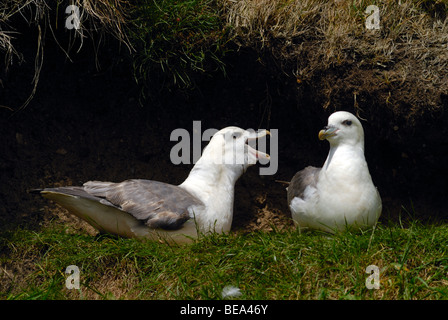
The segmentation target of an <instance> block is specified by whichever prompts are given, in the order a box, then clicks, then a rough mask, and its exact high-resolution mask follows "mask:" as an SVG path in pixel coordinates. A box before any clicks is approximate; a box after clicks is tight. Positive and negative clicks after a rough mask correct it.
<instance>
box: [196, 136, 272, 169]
mask: <svg viewBox="0 0 448 320" xmlns="http://www.w3.org/2000/svg"><path fill="white" fill-rule="evenodd" d="M267 134H270V133H269V131H267V130H260V131H258V132H254V131H250V130H244V129H241V128H238V127H227V128H224V129H221V130H219V131H218V132H216V133H215V134H214V135H213V137H212V138H211V140H210V143H209V144H208V145H207V146H206V147H205V148H204V150H203V152H202V157H201V159H200V161H201V162H203V163H213V164H214V165H223V166H226V167H228V168H231V169H232V170H233V171H236V172H238V173H240V174H242V173H243V172H244V171H245V170H246V169H247V168H248V167H249V166H251V165H254V164H255V163H257V160H258V159H260V158H263V159H269V155H268V154H266V153H264V152H261V151H259V150H256V149H255V148H253V147H252V146H250V145H249V144H248V143H249V141H251V140H255V139H258V138H261V137H264V136H266V135H267ZM198 163H199V161H198Z"/></svg>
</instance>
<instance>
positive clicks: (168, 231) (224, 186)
mask: <svg viewBox="0 0 448 320" xmlns="http://www.w3.org/2000/svg"><path fill="white" fill-rule="evenodd" d="M266 134H270V133H269V131H267V130H260V131H259V132H257V133H256V132H253V131H249V130H243V129H241V128H238V127H227V128H224V129H222V130H220V131H218V132H217V133H215V134H214V135H213V137H212V139H211V140H210V142H209V144H208V145H207V146H206V147H205V148H204V150H203V153H202V156H201V158H200V159H199V160H198V161H197V163H196V164H195V165H194V167H193V169H192V170H191V172H190V174H189V175H188V177H187V179H186V180H185V181H184V182H183V183H182V184H180V185H178V186H176V185H171V184H167V183H163V182H158V181H152V180H142V179H133V180H126V181H123V182H120V183H113V182H102V181H88V182H86V183H84V184H83V186H77V187H60V188H46V189H40V190H34V192H36V191H37V192H40V193H41V194H42V195H43V196H44V197H45V198H48V199H51V200H53V201H55V202H56V203H58V204H59V205H61V206H62V207H64V208H66V209H67V210H68V211H69V212H71V213H73V214H75V215H76V216H78V217H80V218H82V219H84V220H85V221H87V222H88V223H89V224H91V225H92V226H93V227H95V228H96V229H98V230H99V231H101V232H105V233H111V234H114V235H119V236H123V237H130V238H150V239H152V240H160V239H164V240H167V241H170V242H172V241H174V242H176V243H184V242H189V241H191V240H192V239H195V238H197V237H198V235H199V234H200V233H201V234H208V233H210V232H217V233H225V232H228V231H230V227H231V224H232V218H233V201H234V186H235V183H236V181H237V180H238V178H239V177H240V176H241V175H242V174H243V173H244V172H245V171H246V169H247V168H248V167H249V166H251V165H253V164H255V163H256V162H257V160H258V159H260V158H264V159H268V158H269V155H268V154H266V153H264V152H261V151H259V150H256V149H254V148H253V147H251V146H250V145H249V144H248V141H249V140H253V139H257V138H261V137H263V136H265V135H266Z"/></svg>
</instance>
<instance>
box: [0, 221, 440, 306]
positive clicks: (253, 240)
mask: <svg viewBox="0 0 448 320" xmlns="http://www.w3.org/2000/svg"><path fill="white" fill-rule="evenodd" d="M447 251H448V226H447V225H422V224H420V223H417V222H413V223H411V224H410V225H409V226H407V227H403V226H401V225H400V224H398V225H397V224H394V225H379V226H378V227H377V228H376V229H375V230H370V231H368V232H365V233H342V234H337V235H328V234H324V233H320V232H310V233H305V234H299V233H298V232H297V231H295V230H287V231H274V232H268V233H266V232H256V233H252V234H246V235H244V234H231V235H216V236H211V237H208V238H203V239H201V240H198V241H197V242H195V243H193V244H190V245H186V246H182V247H178V246H168V245H166V244H160V243H152V242H141V241H137V240H132V239H114V238H110V237H103V236H101V237H91V236H88V235H84V234H70V233H67V230H64V229H61V227H59V226H56V227H52V228H47V229H46V230H43V231H40V232H33V231H28V230H18V231H15V232H13V233H10V234H9V235H6V237H4V238H3V239H2V242H1V252H2V254H1V256H0V267H1V268H0V270H1V273H0V279H1V283H2V284H1V285H0V298H1V299H117V298H119V299H221V293H222V289H223V288H224V287H225V286H228V285H231V286H235V287H238V288H239V289H240V290H241V293H242V295H241V296H240V297H239V298H241V299H447V298H448V252H447ZM69 265H76V266H78V267H79V269H80V282H81V286H80V289H79V290H75V289H72V290H68V289H67V288H66V287H65V281H66V278H67V277H68V275H67V274H65V269H66V267H67V266H69ZM368 265H376V266H378V267H379V269H380V278H379V279H380V289H378V290H374V289H373V290H369V289H367V288H366V285H365V282H366V279H367V277H368V276H369V274H367V273H366V271H365V269H366V267H367V266H368Z"/></svg>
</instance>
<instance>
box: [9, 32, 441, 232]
mask: <svg viewBox="0 0 448 320" xmlns="http://www.w3.org/2000/svg"><path fill="white" fill-rule="evenodd" d="M32 39H35V38H33V35H30V36H29V40H30V44H29V46H28V47H27V46H26V45H25V44H24V47H23V50H22V52H24V54H25V57H26V59H27V62H26V63H24V64H22V65H20V66H17V65H12V66H11V67H10V68H9V71H8V73H7V74H3V75H2V77H0V79H1V80H2V83H1V84H2V86H1V87H0V105H1V106H2V107H0V135H1V137H2V138H1V142H0V181H1V184H0V201H1V206H0V231H5V230H9V229H14V228H17V227H19V226H20V227H22V228H30V229H39V228H41V227H42V226H45V225H46V224H47V223H48V222H49V221H56V222H57V223H62V224H70V225H71V226H72V227H74V228H78V229H79V230H80V231H81V230H83V231H87V232H89V233H92V234H94V233H95V231H94V230H93V229H91V228H90V227H89V226H87V224H85V223H83V222H80V221H79V220H78V219H77V218H75V217H72V216H70V215H68V214H67V213H66V211H65V210H63V209H61V208H59V207H57V206H56V205H54V204H53V203H51V202H49V201H46V200H44V199H41V198H40V197H39V196H36V195H34V194H30V193H29V192H28V191H29V190H30V189H34V188H43V187H52V186H62V185H79V184H82V183H83V182H85V181H88V180H105V181H122V180H125V179H130V178H142V179H153V180H158V181H164V182H168V183H172V184H178V183H181V182H182V181H183V179H185V178H186V176H187V175H188V172H189V171H190V169H191V168H192V165H191V164H180V165H173V164H172V163H171V161H170V150H171V148H172V147H173V146H174V145H175V144H176V143H177V142H175V141H170V134H171V132H172V131H173V130H174V129H176V128H184V129H186V130H188V131H189V132H190V133H191V132H192V130H193V121H194V120H200V121H201V126H202V130H203V131H204V130H206V129H208V128H217V129H220V128H222V127H225V126H229V125H235V126H240V127H243V128H253V129H257V128H267V129H278V132H279V141H278V142H279V150H278V159H279V167H278V171H277V173H276V174H275V175H272V176H260V175H259V174H258V170H259V165H255V166H253V167H251V168H249V170H248V171H247V172H246V173H245V174H244V175H243V176H242V177H241V178H240V180H239V181H238V182H237V185H236V190H235V195H236V197H235V208H234V222H233V230H239V231H242V232H251V231H254V230H265V231H269V230H272V229H273V228H276V229H282V228H289V227H291V226H292V222H291V219H290V213H289V210H288V207H287V205H286V191H285V187H286V186H285V184H284V183H282V182H281V181H289V180H290V179H291V178H292V176H293V175H294V173H295V172H296V171H298V170H300V169H302V168H304V167H305V166H307V165H315V166H321V165H322V164H323V162H324V161H325V158H326V155H327V152H328V143H327V142H321V141H319V140H318V139H317V133H318V131H319V130H320V129H321V128H322V127H323V126H324V125H325V124H326V122H327V118H328V116H329V115H330V114H331V113H332V112H333V111H335V110H336V109H337V110H341V109H343V110H347V111H351V112H355V113H356V112H357V113H358V114H359V116H360V117H362V118H365V119H366V121H363V125H364V129H365V135H366V158H367V161H368V163H369V168H370V171H371V175H372V178H373V180H374V182H375V184H376V185H377V186H378V189H379V191H380V193H381V195H382V198H383V208H384V209H383V216H382V218H381V219H384V220H387V219H389V218H392V219H395V218H397V217H398V215H400V214H405V212H409V213H410V214H412V215H414V214H415V215H416V216H417V217H418V218H421V219H423V220H426V219H428V218H430V219H437V220H446V219H447V218H448V212H447V210H446V209H445V207H444V200H445V197H446V195H447V194H448V183H447V179H446V177H447V173H448V172H447V167H446V163H447V162H448V155H447V154H448V153H447V152H446V150H447V144H448V139H447V137H448V132H447V130H448V126H447V123H448V118H447V113H446V112H444V110H446V109H447V107H448V106H447V103H445V104H444V110H441V112H439V113H437V114H433V115H430V116H426V117H425V118H423V117H422V118H419V119H418V121H416V122H415V123H413V124H412V125H411V124H409V123H407V122H406V121H405V118H404V117H403V118H400V117H397V116H396V115H394V114H392V113H391V112H389V111H388V110H389V109H388V108H385V107H384V106H382V105H378V104H377V103H376V100H375V99H374V98H375V97H374V96H369V95H368V92H369V88H368V87H367V86H368V85H369V82H368V81H366V87H365V88H364V89H365V90H364V91H363V93H362V94H360V95H359V96H358V99H357V106H354V103H353V92H350V90H349V87H348V85H347V83H348V84H349V83H350V81H348V82H344V81H343V79H342V78H338V73H337V72H335V74H333V75H330V74H327V75H322V77H325V78H326V79H327V80H328V79H329V78H330V77H333V78H334V79H335V82H334V84H335V89H338V90H336V91H335V92H337V93H338V96H337V97H336V98H337V101H338V103H334V104H331V103H330V105H325V107H326V108H324V104H325V101H327V100H326V99H325V95H324V93H322V92H320V91H319V88H320V84H319V83H315V84H313V83H306V84H305V83H301V84H300V83H298V82H297V79H296V78H294V77H288V76H286V75H285V74H284V73H282V72H280V71H279V70H277V69H276V68H275V66H274V65H273V63H270V62H266V61H264V62H265V63H260V61H259V59H258V58H259V57H258V55H257V54H256V53H254V52H252V51H250V50H241V51H239V52H234V53H233V54H230V55H229V56H228V57H227V58H226V64H227V75H226V76H224V75H223V74H222V73H219V72H216V73H211V74H207V75H197V77H196V87H195V88H194V89H191V90H190V89H188V90H181V89H178V88H175V87H173V86H165V85H163V84H159V85H156V87H154V88H150V91H151V93H152V95H151V97H149V98H147V99H141V97H142V96H141V88H140V87H139V86H138V85H137V84H136V82H135V79H134V75H133V68H132V62H131V60H130V58H129V54H128V53H127V52H126V49H125V48H123V47H122V48H120V47H119V46H118V45H117V44H116V42H115V41H113V40H108V41H106V43H105V44H104V45H103V46H101V47H100V50H99V52H98V53H97V54H95V53H94V52H95V50H94V48H93V46H92V45H91V44H90V43H87V42H86V43H84V46H83V47H82V49H81V50H80V52H79V53H75V52H74V51H73V52H72V53H71V55H70V56H71V58H72V60H73V61H69V60H68V59H67V58H66V57H65V55H64V54H63V52H62V51H61V49H60V48H59V47H58V45H57V44H56V43H54V42H52V41H51V39H49V40H47V42H46V47H45V58H44V59H45V60H44V64H43V68H42V71H41V74H40V80H39V85H38V88H37V92H36V95H35V96H34V98H33V99H32V101H31V102H30V104H29V105H28V106H27V107H26V108H25V109H23V110H21V111H18V112H11V110H9V108H12V109H18V107H19V106H20V105H21V104H22V103H23V101H25V100H26V98H27V96H28V95H29V92H30V91H31V88H32V86H31V84H30V83H31V79H32V75H33V72H34V69H33V67H34V66H33V59H34V54H35V52H34V50H35V47H34V42H32ZM31 43H32V44H33V45H31ZM97 63H99V64H100V68H99V69H98V68H97V66H96V64H97ZM359 72H362V70H360V71H359ZM346 73H347V74H348V75H349V79H355V78H356V76H357V75H356V70H355V69H350V70H346ZM358 76H359V77H365V76H366V75H360V74H358ZM363 79H364V78H363ZM344 86H345V88H346V89H347V90H345V91H344V90H343V89H344ZM344 99H345V101H346V103H345V104H344V103H342V101H344ZM395 99H398V98H397V97H395ZM403 100H405V99H403ZM204 145H205V143H204V144H203V146H204Z"/></svg>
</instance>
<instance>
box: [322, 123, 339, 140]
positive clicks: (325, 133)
mask: <svg viewBox="0 0 448 320" xmlns="http://www.w3.org/2000/svg"><path fill="white" fill-rule="evenodd" d="M338 130H339V129H338V128H336V127H334V126H326V127H324V128H323V129H322V130H320V131H319V140H325V139H328V138H331V137H334V136H335V135H336V132H337V131H338Z"/></svg>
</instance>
